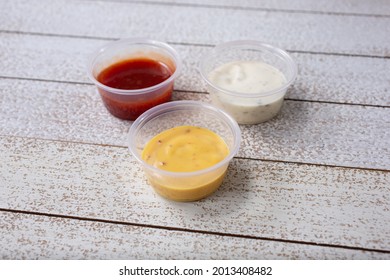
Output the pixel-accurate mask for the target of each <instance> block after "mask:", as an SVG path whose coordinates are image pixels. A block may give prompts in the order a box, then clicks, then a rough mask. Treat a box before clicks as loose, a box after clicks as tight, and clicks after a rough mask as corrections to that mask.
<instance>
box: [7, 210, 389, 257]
mask: <svg viewBox="0 0 390 280" xmlns="http://www.w3.org/2000/svg"><path fill="white" fill-rule="evenodd" d="M0 219H1V221H2V227H1V228H0V234H1V237H2V238H1V239H0V248H1V249H0V258H1V259H78V260H79V259H331V260H334V259H386V258H387V257H388V256H389V255H388V254H382V253H375V252H374V253H373V252H366V251H360V250H348V249H340V248H330V247H321V246H313V245H312V246H310V245H301V244H292V243H285V242H276V241H263V240H254V239H245V238H234V237H226V236H216V235H207V234H197V233H191V232H181V231H171V230H162V229H153V228H144V227H137V226H127V225H115V224H109V223H102V222H90V221H79V220H73V219H61V218H52V217H44V216H34V215H33V216H31V215H23V214H15V213H6V212H1V213H0ZM232 248H234V250H232Z"/></svg>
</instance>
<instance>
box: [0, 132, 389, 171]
mask: <svg viewBox="0 0 390 280" xmlns="http://www.w3.org/2000/svg"><path fill="white" fill-rule="evenodd" d="M0 137H7V138H18V139H31V140H38V141H49V142H57V143H66V144H79V145H91V146H98V147H112V148H120V149H128V147H127V146H121V145H113V144H102V143H93V142H81V141H72V140H61V139H47V138H39V137H29V136H18V135H6V134H0ZM233 158H234V159H240V160H252V161H265V162H275V163H285V164H296V165H307V166H319V167H329V168H344V169H355V170H363V171H374V172H384V173H388V172H390V169H381V168H371V167H359V166H347V165H335V164H325V163H312V162H302V161H288V160H278V159H266V158H251V157H239V156H235V157H233Z"/></svg>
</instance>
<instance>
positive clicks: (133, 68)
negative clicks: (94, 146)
mask: <svg viewBox="0 0 390 280" xmlns="http://www.w3.org/2000/svg"><path fill="white" fill-rule="evenodd" d="M171 75H172V71H171V70H170V69H169V67H168V66H167V65H165V64H164V63H162V62H160V61H156V60H153V59H149V58H132V59H128V60H124V61H119V62H117V63H115V64H113V65H110V66H108V67H107V68H105V69H104V70H103V71H101V72H100V73H99V75H98V76H97V80H98V81H99V82H100V83H102V84H104V85H106V86H108V87H111V88H115V89H121V90H138V89H144V88H149V87H153V86H155V85H158V84H160V83H162V82H163V81H165V80H167V79H168V78H169V77H170V76H171ZM172 90H173V88H172V87H168V88H167V89H166V90H165V91H164V92H162V93H161V94H159V95H157V96H155V97H154V98H139V100H137V101H136V102H124V101H123V100H118V98H112V95H108V94H104V92H101V93H102V94H101V95H102V98H103V101H104V104H105V105H106V107H107V109H108V110H109V111H110V112H111V113H112V114H113V115H114V116H117V117H119V118H122V119H130V120H134V119H136V118H137V117H138V116H139V115H140V114H141V113H143V112H144V111H146V110H147V109H149V108H151V107H154V106H156V105H158V104H160V103H164V102H167V101H169V100H170V99H171V95H172ZM133 101H134V100H133Z"/></svg>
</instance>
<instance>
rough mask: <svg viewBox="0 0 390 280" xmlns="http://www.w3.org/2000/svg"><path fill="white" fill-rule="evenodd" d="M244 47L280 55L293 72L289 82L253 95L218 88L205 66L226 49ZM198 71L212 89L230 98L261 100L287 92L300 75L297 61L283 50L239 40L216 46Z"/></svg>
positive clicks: (205, 57)
mask: <svg viewBox="0 0 390 280" xmlns="http://www.w3.org/2000/svg"><path fill="white" fill-rule="evenodd" d="M243 46H246V47H247V46H251V47H252V48H254V49H258V50H267V51H269V52H271V53H273V54H275V55H279V56H280V57H282V58H283V60H284V61H286V63H287V64H288V65H289V68H290V69H291V71H292V75H291V78H290V79H289V80H287V82H286V83H285V84H283V86H281V87H279V88H276V89H273V90H269V91H266V92H262V93H251V94H246V93H241V92H236V91H231V90H227V89H224V88H221V87H219V86H217V85H216V84H214V83H213V82H212V81H210V79H209V78H208V73H205V71H204V68H205V64H206V63H207V61H209V60H210V59H211V58H212V56H213V55H214V54H215V53H216V52H220V51H223V50H226V49H242V48H243ZM198 71H199V73H200V75H201V77H202V78H203V80H204V81H206V83H207V84H208V85H209V86H211V87H212V88H214V89H216V90H218V91H220V92H223V93H225V94H227V95H230V96H233V97H241V98H243V97H244V98H259V97H265V96H270V95H274V94H277V93H279V92H281V91H283V90H286V89H287V88H288V87H289V86H290V85H291V84H292V83H293V82H294V80H295V79H296V76H297V73H298V66H297V64H296V62H295V60H294V59H293V58H292V57H291V55H290V54H289V53H287V52H286V51H285V50H283V49H280V48H277V47H274V46H272V45H270V44H267V43H263V42H261V41H256V40H237V41H230V42H226V43H222V44H219V45H216V46H215V47H214V48H213V49H212V50H211V51H210V52H208V53H207V54H205V55H204V56H203V58H202V59H201V60H200V63H199V66H198Z"/></svg>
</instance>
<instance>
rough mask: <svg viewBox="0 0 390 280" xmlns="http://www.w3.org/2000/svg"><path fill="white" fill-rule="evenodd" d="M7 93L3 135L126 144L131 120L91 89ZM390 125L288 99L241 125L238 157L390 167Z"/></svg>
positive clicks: (20, 88) (10, 89) (365, 110)
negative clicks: (269, 114)
mask: <svg viewBox="0 0 390 280" xmlns="http://www.w3.org/2000/svg"><path fill="white" fill-rule="evenodd" d="M0 92H1V95H0V104H2V105H1V107H2V109H1V110H0V134H1V135H15V136H21V137H36V138H45V139H53V140H63V141H76V142H86V143H97V144H109V145H118V146H127V144H126V143H127V142H126V136H127V132H128V130H129V127H130V125H131V122H129V121H121V120H118V119H116V118H114V117H112V116H111V115H109V114H108V113H107V111H106V109H105V108H104V106H103V105H102V102H101V100H100V97H99V96H98V94H97V93H96V92H95V91H94V87H93V86H91V85H75V84H64V83H53V82H38V81H27V80H15V79H0ZM174 98H175V99H179V100H181V99H193V100H200V101H204V102H210V100H209V96H208V94H197V93H191V92H188V93H183V92H175V93H174ZM389 127H390V119H389V108H376V107H364V106H348V105H337V104H322V103H312V102H296V101H286V102H285V105H284V107H283V109H282V112H281V114H280V115H279V116H278V117H276V118H275V119H273V120H271V121H269V122H266V123H263V124H259V125H252V126H249V125H248V126H245V125H242V126H241V129H242V135H243V145H242V146H241V149H240V151H239V154H238V156H239V157H249V158H256V159H259V158H260V159H269V160H282V161H293V162H307V163H315V164H327V165H340V166H351V167H361V168H378V169H387V170H389V169H390V149H389V147H390V131H389V129H388V128H389Z"/></svg>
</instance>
